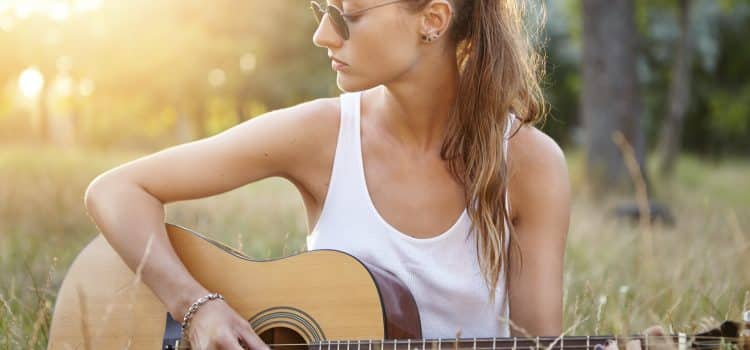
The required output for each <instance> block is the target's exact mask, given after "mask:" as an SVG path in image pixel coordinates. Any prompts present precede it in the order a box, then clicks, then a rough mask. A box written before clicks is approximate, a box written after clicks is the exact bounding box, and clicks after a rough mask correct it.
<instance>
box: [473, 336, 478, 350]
mask: <svg viewBox="0 0 750 350" xmlns="http://www.w3.org/2000/svg"><path fill="white" fill-rule="evenodd" d="M472 349H474V350H477V338H476V337H474V345H473V346H472Z"/></svg>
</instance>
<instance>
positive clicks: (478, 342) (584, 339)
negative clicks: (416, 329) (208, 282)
mask: <svg viewBox="0 0 750 350" xmlns="http://www.w3.org/2000/svg"><path fill="white" fill-rule="evenodd" d="M631 340H638V341H640V344H641V346H642V348H643V349H648V348H649V347H650V346H653V345H656V344H664V343H665V342H672V343H674V344H675V345H676V346H678V349H686V348H688V347H690V348H705V349H714V348H720V347H721V345H722V344H730V343H736V342H737V338H727V337H717V336H700V335H687V334H676V335H667V336H648V337H647V336H644V335H632V336H614V335H609V336H607V335H602V336H563V337H506V338H438V339H398V340H393V339H387V340H331V341H320V342H313V343H310V344H308V345H306V347H307V349H309V350H451V349H462V350H466V349H473V350H477V349H479V350H495V349H498V350H515V349H531V350H541V349H545V350H546V349H549V350H557V349H559V350H563V349H568V350H570V349H576V350H588V349H596V348H597V345H602V346H606V345H607V344H608V342H610V341H616V342H617V343H618V344H621V346H624V344H625V342H627V341H631ZM294 345H295V344H271V346H272V347H273V348H275V349H282V348H284V347H285V346H294ZM746 345H750V341H746Z"/></svg>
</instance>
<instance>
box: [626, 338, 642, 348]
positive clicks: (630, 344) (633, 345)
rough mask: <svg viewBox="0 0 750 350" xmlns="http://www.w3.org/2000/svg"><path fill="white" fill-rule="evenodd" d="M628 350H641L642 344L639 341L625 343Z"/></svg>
mask: <svg viewBox="0 0 750 350" xmlns="http://www.w3.org/2000/svg"><path fill="white" fill-rule="evenodd" d="M625 349H626V350H641V342H640V340H638V339H634V340H629V341H628V342H627V343H625Z"/></svg>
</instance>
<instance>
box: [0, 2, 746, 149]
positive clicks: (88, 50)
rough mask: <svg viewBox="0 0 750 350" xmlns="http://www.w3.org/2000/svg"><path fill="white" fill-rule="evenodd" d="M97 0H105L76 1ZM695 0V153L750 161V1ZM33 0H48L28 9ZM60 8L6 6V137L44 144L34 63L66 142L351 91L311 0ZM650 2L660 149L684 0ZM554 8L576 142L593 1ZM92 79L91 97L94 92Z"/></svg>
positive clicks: (643, 28) (553, 29) (642, 23)
mask: <svg viewBox="0 0 750 350" xmlns="http://www.w3.org/2000/svg"><path fill="white" fill-rule="evenodd" d="M86 1H88V2H94V3H96V2H97V1H98V0H76V1H70V2H69V3H70V4H77V3H78V2H86ZM693 1H695V6H694V11H693V23H692V28H691V35H693V36H694V42H695V45H694V50H695V57H696V58H695V59H694V60H693V67H692V70H693V72H692V76H693V79H694V81H693V83H692V84H691V85H692V92H691V96H692V98H691V102H690V106H689V109H688V111H689V112H688V115H687V117H686V120H685V127H684V132H683V143H684V149H685V150H688V151H691V152H696V153H703V154H708V155H713V156H719V155H723V154H727V153H737V154H743V155H747V154H748V153H749V152H750V137H748V136H750V107H747V106H748V101H750V82H748V79H747V78H748V77H750V67H748V65H747V64H746V62H750V45H747V44H746V43H745V40H744V35H743V34H744V33H747V32H749V31H750V0H721V1H700V0H693ZM532 2H533V1H532ZM24 3H27V4H28V3H33V4H41V5H35V6H37V8H33V11H27V12H26V13H22V12H23V11H20V12H19V10H18V7H19V6H21V5H18V4H24ZM53 3H56V2H54V1H51V0H49V1H47V2H45V1H37V2H26V1H23V0H15V1H12V0H11V1H8V0H6V1H5V2H4V3H3V2H0V51H2V52H3V54H2V55H0V87H2V86H3V85H5V89H0V137H1V138H2V139H5V140H8V139H33V138H38V136H37V134H38V133H39V132H38V130H35V129H38V128H40V126H39V118H42V119H43V118H44V117H43V116H42V114H40V112H39V111H40V108H41V107H39V106H37V107H34V101H32V100H29V99H28V98H26V99H24V98H23V97H21V96H19V94H18V89H17V85H18V77H19V74H20V73H21V72H22V71H23V70H24V69H26V68H30V67H34V68H35V69H38V70H39V72H41V73H42V74H43V76H44V77H45V86H46V88H47V89H49V90H43V91H42V93H43V94H44V93H47V94H48V97H49V98H48V101H47V102H46V106H47V107H45V108H47V109H49V116H48V118H49V125H50V126H49V128H51V129H52V130H53V135H52V138H53V140H56V142H63V143H64V142H69V143H75V144H81V145H95V146H99V147H109V146H119V147H122V146H131V147H134V146H138V147H146V148H153V147H163V146H166V145H170V144H174V143H176V142H184V141H187V140H190V139H194V138H197V137H205V136H207V135H210V134H213V133H216V132H219V131H221V130H223V129H225V128H227V127H229V126H231V125H234V124H236V123H239V122H241V121H243V120H245V119H248V118H251V117H253V116H255V115H258V114H260V113H263V112H264V111H267V110H269V109H277V108H281V107H285V106H288V105H292V104H295V103H299V102H302V101H304V100H309V99H313V98H317V97H326V96H335V95H337V94H338V93H340V91H339V90H338V89H337V88H336V85H335V73H334V72H332V71H331V69H330V68H329V64H328V59H327V55H326V49H325V48H319V47H316V46H315V45H313V43H312V35H313V33H314V31H315V21H314V20H313V18H312V16H311V15H310V13H309V11H310V10H309V8H308V3H307V1H302V0H277V1H261V0H247V1H236V0H217V1H213V2H211V3H210V4H207V3H206V2H204V1H198V0H181V1H177V0H159V1H149V0H132V1H125V2H123V1H108V0H101V2H100V4H99V6H98V7H96V8H94V9H92V10H90V11H76V10H71V11H70V12H69V13H68V14H67V16H66V17H65V19H59V18H57V19H55V18H54V17H55V15H54V14H51V12H50V11H49V10H50V9H51V8H52V5H50V4H53ZM636 3H637V23H638V26H639V35H640V38H639V42H640V45H639V50H640V51H639V67H638V72H639V78H640V81H641V84H642V88H643V90H642V93H643V95H644V101H645V110H644V113H645V115H644V121H645V122H644V125H645V127H646V130H645V131H646V135H647V137H648V141H649V146H650V147H652V148H653V147H655V146H656V144H657V143H658V140H656V138H657V137H658V135H659V128H660V127H661V124H662V120H663V116H664V115H665V114H666V111H667V99H668V92H669V88H668V87H669V81H670V74H671V71H670V66H671V64H672V62H673V60H674V54H673V52H674V51H675V50H674V48H675V45H676V39H677V37H678V34H679V28H678V24H677V2H676V1H673V0H658V1H653V0H649V1H647V0H636ZM3 4H4V5H3ZM44 4H47V5H44ZM29 6H30V5H29ZM45 6H47V7H45ZM546 6H547V10H548V16H547V23H546V27H545V32H544V33H543V35H544V36H545V37H546V40H544V41H542V42H543V43H545V47H544V49H545V54H546V56H547V57H548V66H547V71H548V78H547V81H546V82H545V87H546V94H547V97H548V99H549V103H550V105H551V108H552V109H551V115H550V119H549V120H548V121H547V122H546V123H545V124H544V126H543V129H544V130H545V131H546V132H547V133H549V134H550V135H552V136H553V137H554V138H555V139H557V140H558V141H559V142H560V143H562V144H570V143H576V142H577V139H578V137H577V135H578V134H579V131H578V129H579V125H580V121H579V106H578V105H579V92H580V90H581V80H580V73H579V67H580V60H581V30H582V27H581V19H580V16H581V14H580V12H581V11H580V6H581V5H580V0H563V1H552V0H547V1H546ZM21 7H22V6H21ZM45 11H46V12H45ZM19 14H21V15H19ZM66 84H67V86H69V87H68V89H67V91H66V89H65V88H64V86H65V85H66ZM87 84H88V85H87ZM60 86H63V88H60ZM70 86H72V89H71V88H70ZM85 86H88V87H89V88H88V89H89V90H90V91H89V92H90V93H89V94H82V93H81V92H82V91H83V90H86V87H85ZM37 105H39V103H37ZM60 134H62V136H61V135H60ZM66 140H68V141H66Z"/></svg>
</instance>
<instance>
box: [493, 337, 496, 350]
mask: <svg viewBox="0 0 750 350" xmlns="http://www.w3.org/2000/svg"><path fill="white" fill-rule="evenodd" d="M495 339H496V338H495V337H492V350H495Z"/></svg>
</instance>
